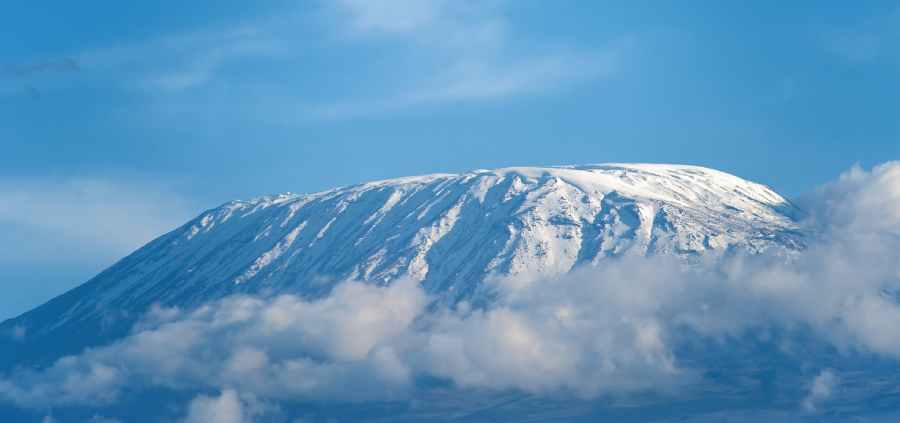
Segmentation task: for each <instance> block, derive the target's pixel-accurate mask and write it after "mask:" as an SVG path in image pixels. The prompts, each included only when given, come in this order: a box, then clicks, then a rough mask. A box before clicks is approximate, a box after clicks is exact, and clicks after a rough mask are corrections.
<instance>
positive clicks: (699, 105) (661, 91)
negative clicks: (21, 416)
mask: <svg viewBox="0 0 900 423" xmlns="http://www.w3.org/2000/svg"><path fill="white" fill-rule="evenodd" d="M861 3H862V2H845V1H833V2H828V1H808V2H804V1H796V2H783V1H755V2H738V1H695V2H666V1H629V2H615V3H613V2H600V1H565V2H546V1H536V0H516V1H513V0H509V1H490V0H486V1H472V2H469V1H462V0H460V1H454V0H447V1H439V0H408V1H390V2H387V1H385V2H379V1H366V0H358V1H356V0H350V1H337V0H336V1H321V2H320V1H297V2H287V1H271V2H263V1H260V2H247V1H238V0H234V1H223V0H218V1H209V2H202V1H192V2H184V1H168V0H167V1H156V2H122V1H80V2H52V3H51V2H36V1H20V0H11V1H6V2H4V3H3V5H2V6H0V11H2V12H0V52H2V55H0V147H2V149H0V233H3V234H4V235H3V236H4V237H7V239H6V240H4V242H2V243H0V271H2V273H0V274H2V281H0V318H3V317H9V316H12V315H14V314H16V313H19V312H22V311H24V310H26V309H28V308H30V307H32V306H34V305H36V304H37V303H39V302H42V301H44V300H46V299H48V298H50V297H51V296H53V295H55V294H58V293H61V292H62V291H64V290H65V289H67V288H69V287H72V286H74V285H76V284H78V283H80V282H83V281H84V280H86V279H87V278H88V277H90V276H92V275H93V274H94V273H96V272H97V271H98V270H100V269H102V268H103V267H105V266H107V265H109V264H111V263H112V261H114V260H116V259H117V258H119V257H121V256H123V255H124V254H126V253H127V252H129V251H130V250H132V249H133V248H136V247H137V246H139V245H141V244H142V243H143V242H145V241H147V240H148V239H149V238H151V237H153V236H155V235H158V234H159V233H162V232H164V231H166V230H168V229H170V228H172V227H174V226H176V225H178V224H179V223H181V222H183V221H184V220H186V219H187V218H189V217H191V216H192V215H193V214H195V213H197V212H198V211H200V210H202V209H203V208H208V207H212V206H215V205H217V204H218V203H221V202H224V201H226V200H229V199H233V198H246V197H253V196H257V195H261V194H267V193H275V192H282V191H294V192H305V191H316V190H321V189H324V188H329V187H333V186H336V185H345V184H351V183H356V182H361V181H365V180H370V179H378V178H388V177H394V176H402V175H409V174H421V173H434V172H455V171H464V170H469V169H474V168H490V167H500V166H511V165H553V164H575V163H594V162H611V161H637V162H676V163H691V164H699V165H704V166H709V167H713V168H717V169H720V170H724V171H728V172H731V173H734V174H737V175H739V176H742V177H745V178H748V179H752V180H756V181H759V182H763V183H765V184H768V185H770V186H772V187H774V188H775V189H776V190H778V191H780V192H782V193H784V194H787V195H797V194H800V193H803V192H805V191H807V190H809V189H812V188H813V187H815V186H816V185H818V184H820V183H822V182H824V181H826V180H829V179H832V178H834V177H835V176H836V175H837V174H838V173H839V172H841V171H842V170H844V169H846V168H848V167H849V166H851V165H852V164H854V163H860V164H862V165H863V166H871V165H872V164H875V163H878V162H883V161H886V160H890V159H897V158H900V80H898V77H900V4H898V3H897V2H877V1H871V2H865V3H864V4H861Z"/></svg>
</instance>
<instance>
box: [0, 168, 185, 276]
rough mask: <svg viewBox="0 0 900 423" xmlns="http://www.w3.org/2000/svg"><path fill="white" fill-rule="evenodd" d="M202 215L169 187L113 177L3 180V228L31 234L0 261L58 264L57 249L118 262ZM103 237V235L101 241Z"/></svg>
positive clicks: (0, 213) (2, 254)
mask: <svg viewBox="0 0 900 423" xmlns="http://www.w3.org/2000/svg"><path fill="white" fill-rule="evenodd" d="M194 212H196V211H195V210H194V208H193V207H192V206H191V205H190V202H189V201H188V200H186V199H185V198H183V197H181V196H180V195H178V194H176V193H175V192H173V191H171V190H169V189H167V188H165V187H164V186H160V185H156V184H152V183H146V182H124V181H121V180H113V179H109V178H74V179H63V180H54V179H51V178H45V179H22V178H19V179H5V180H0V224H4V225H7V227H12V228H16V229H17V230H20V231H26V232H28V233H29V234H30V235H29V237H28V239H29V241H28V244H27V245H22V244H20V245H19V246H18V248H15V249H5V250H3V251H2V252H0V261H38V262H40V261H45V260H46V261H50V262H52V261H53V257H52V256H50V257H44V255H45V254H46V253H47V252H48V251H51V250H52V248H48V247H51V246H53V245H78V246H79V250H78V251H77V254H76V252H74V251H73V252H72V254H76V255H77V256H79V257H84V256H86V255H88V256H90V255H94V256H101V257H118V256H121V255H123V254H125V253H127V252H129V251H130V250H133V249H135V248H137V247H139V246H141V245H142V244H144V243H146V242H147V241H149V240H150V239H152V238H154V237H156V236H158V235H161V234H162V233H164V232H166V231H168V230H171V229H174V228H175V227H176V226H177V225H179V224H181V223H183V222H184V221H185V220H187V219H188V218H189V217H190V216H191V214H192V213H194ZM98 234H100V236H98Z"/></svg>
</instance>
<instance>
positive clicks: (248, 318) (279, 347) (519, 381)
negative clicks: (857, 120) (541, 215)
mask: <svg viewBox="0 0 900 423" xmlns="http://www.w3.org/2000/svg"><path fill="white" fill-rule="evenodd" d="M898 175H900V163H887V164H884V165H881V166H878V167H876V168H875V169H873V170H872V171H864V170H861V169H853V170H851V171H850V172H848V173H847V174H845V175H843V176H842V177H841V178H840V179H839V180H838V181H836V182H834V183H832V184H829V185H828V186H826V187H825V188H824V189H823V190H821V191H819V192H818V193H817V194H816V195H815V196H814V197H812V199H810V200H809V201H810V202H809V205H810V206H811V208H810V210H812V214H813V216H814V217H815V219H816V224H817V225H818V227H819V228H820V234H821V236H820V238H819V239H818V240H817V241H815V242H813V243H812V245H811V246H810V248H809V249H808V250H807V251H806V252H804V253H802V254H799V255H797V256H796V257H792V258H791V259H789V260H785V259H784V258H782V257H734V258H730V259H726V260H725V261H724V262H722V263H707V264H703V265H699V266H696V267H692V268H684V266H683V265H682V264H680V263H677V262H674V261H670V260H667V259H665V258H662V257H656V258H647V259H643V258H628V259H623V260H620V261H616V262H610V263H607V264H604V266H603V267H602V268H585V269H581V270H580V271H576V272H574V273H572V274H569V275H566V276H563V277H559V278H553V279H549V280H540V279H531V278H524V279H515V280H497V281H495V282H494V284H495V285H494V287H495V288H496V289H497V292H498V294H499V295H500V300H498V302H497V303H496V304H493V305H492V306H490V307H488V308H486V309H480V308H472V307H470V306H469V305H467V304H465V303H463V304H459V305H458V306H456V307H453V308H448V307H446V306H440V305H437V304H432V306H430V307H429V303H430V299H429V298H428V297H427V296H426V295H425V293H424V292H423V290H422V289H421V288H420V287H418V286H417V285H416V284H415V283H414V282H412V281H409V280H405V281H399V282H396V283H394V284H392V285H390V286H388V287H379V286H376V285H370V284H364V283H358V282H345V283H343V284H340V285H338V286H337V287H336V288H335V289H334V291H333V292H332V293H331V294H330V295H329V296H327V297H324V298H321V299H317V300H308V299H302V298H299V297H296V296H291V295H283V296H279V297H275V298H254V297H245V296H236V297H231V298H226V299H223V300H221V301H218V302H214V303H210V304H207V305H205V306H203V307H200V308H199V309H196V310H177V309H159V308H157V309H155V310H154V311H152V312H151V313H150V314H148V316H147V318H146V319H145V321H144V322H142V324H141V325H139V326H138V327H137V329H136V331H135V333H134V334H133V335H131V336H129V337H126V338H125V339H122V340H120V341H118V342H116V343H114V344H111V345H108V346H105V347H101V348H96V349H92V350H88V351H86V352H84V353H83V354H81V355H78V356H73V357H67V358H64V359H61V360H59V361H58V362H57V363H56V364H54V365H53V366H51V367H49V368H47V369H44V370H19V371H17V372H16V373H13V374H11V375H8V377H7V378H5V379H0V398H2V399H5V400H6V401H10V402H13V403H15V404H18V405H20V406H25V407H46V406H48V405H72V404H81V405H103V404H110V403H115V402H116V401H117V400H118V398H120V396H121V394H122V393H123V392H126V391H140V390H141V389H145V388H147V387H163V388H168V389H174V390H186V391H191V392H193V391H201V392H210V391H214V392H222V394H221V395H220V396H218V397H208V396H200V397H198V398H197V399H196V400H195V401H194V404H193V405H192V406H191V407H190V413H189V415H197V416H201V415H209V414H204V413H216V412H220V411H221V410H223V409H224V410H228V411H229V413H230V414H229V415H233V416H238V415H240V416H244V417H242V418H246V416H247V415H250V414H254V413H250V412H248V409H249V408H248V407H247V404H250V401H248V399H251V400H253V401H275V402H278V401H285V402H292V401H317V400H329V401H347V402H358V401H381V400H396V399H404V398H409V397H410V396H411V395H413V393H414V392H415V391H416V390H417V389H427V388H426V387H422V386H420V385H419V382H417V381H418V380H420V379H421V378H423V377H424V378H436V379H438V380H443V381H447V382H449V383H450V384H451V385H452V386H455V387H456V388H458V389H463V390H466V389H469V390H475V391H478V390H488V391H495V392H496V391H505V390H514V391H522V392H527V393H531V394H534V395H549V396H560V395H562V396H576V397H581V398H595V397H597V396H604V395H617V396H627V395H629V394H632V393H635V392H647V391H652V392H655V393H658V394H662V395H670V394H671V395H680V394H682V395H683V392H690V389H686V390H683V389H680V388H690V387H694V386H697V385H698V384H704V383H710V382H709V381H705V380H704V376H703V373H704V371H705V370H706V369H705V368H704V366H707V365H710V363H708V362H706V358H705V357H697V356H690V355H688V356H684V355H681V354H682V353H680V352H679V351H680V349H679V347H680V346H683V345H685V344H686V343H688V344H690V343H695V342H698V341H703V342H710V343H713V344H714V343H716V342H730V343H745V342H752V341H748V340H747V339H746V337H744V335H745V334H747V333H752V332H754V331H766V330H769V329H777V330H776V332H778V331H781V332H782V333H784V335H783V336H786V337H788V338H787V339H786V340H787V341H790V337H791V336H793V335H795V334H803V335H804V336H805V335H809V336H810V338H809V339H812V340H813V341H812V343H811V342H810V341H805V343H806V344H808V345H830V346H834V347H836V348H837V350H838V351H839V352H848V351H861V352H866V353H873V354H877V355H879V356H881V357H884V358H886V359H889V360H900V335H898V334H897V333H896V330H894V328H896V327H898V326H900V305H898V302H897V299H896V298H895V297H894V296H893V294H892V293H897V292H900V233H898V232H897V231H896V229H897V227H898V225H900V220H898V218H900V217H898V216H897V215H896V213H895V212H896V210H897V209H898V208H900V197H898V196H897V195H896V193H897V190H898V187H900V177H898ZM814 201H818V203H815V202H814ZM775 343H776V344H778V342H775ZM737 345H740V344H737ZM738 349H739V348H738ZM779 353H780V354H784V355H785V356H787V357H790V356H791V354H792V352H791V351H790V349H787V348H783V349H782V350H781V351H780V352H779ZM750 359H751V360H753V359H760V360H762V359H764V358H763V357H751V358H750ZM806 359H807V357H805V356H802V357H795V360H797V361H803V360H806ZM781 362H782V363H784V361H781ZM749 364H750V363H748V365H749ZM791 365H793V364H791ZM751 367H752V366H751ZM734 371H736V372H740V371H741V369H734ZM797 383H800V382H797ZM836 383H837V382H836V376H835V374H834V373H833V371H831V370H828V371H825V372H822V373H821V374H819V376H818V377H817V378H815V380H813V382H812V384H811V388H810V391H809V393H808V395H807V394H805V393H804V394H803V395H805V396H803V397H797V398H796V401H798V402H799V403H800V404H802V406H803V407H804V409H806V410H810V411H812V410H815V409H818V408H820V407H821V404H822V403H824V402H825V401H826V400H828V399H830V398H831V396H832V395H833V394H834V389H833V388H834V386H835V385H836ZM348 385H352V386H353V388H354V389H352V390H347V389H346V386H348ZM257 409H258V408H257ZM248 413H249V414H248ZM260 413H261V412H255V414H254V415H256V414H260Z"/></svg>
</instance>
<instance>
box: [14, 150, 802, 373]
mask: <svg viewBox="0 0 900 423" xmlns="http://www.w3.org/2000/svg"><path fill="white" fill-rule="evenodd" d="M800 216H802V212H801V211H800V210H798V209H797V208H796V207H795V206H794V205H792V204H791V203H790V202H789V201H787V200H786V199H784V198H783V197H782V196H780V195H778V194H777V193H775V192H774V191H772V190H771V189H769V188H767V187H765V186H762V185H759V184H756V183H753V182H749V181H746V180H743V179H741V178H738V177H735V176H732V175H729V174H726V173H723V172H719V171H715V170H711V169H706V168H702V167H696V166H680V165H658V164H602V165H587V166H563V167H547V168H536V167H518V168H504V169H497V170H477V171H472V172H468V173H462V174H435V175H427V176H417V177H407V178H398V179H391V180H385V181H377V182H370V183H365V184H361V185H355V186H350V187H342V188H336V189H332V190H328V191H323V192H318V193H313V194H282V195H276V196H268V197H261V198H257V199H253V200H250V201H233V202H229V203H227V204H224V205H222V206H220V207H217V208H214V209H211V210H208V211H206V212H204V213H202V214H201V215H200V216H197V217H196V218H195V219H193V220H191V221H190V222H188V223H186V224H185V225H183V226H182V227H180V228H178V229H175V230H174V231H172V232H170V233H168V234H165V235H163V236H161V237H159V238H157V239H156V240H154V241H152V242H150V243H149V244H147V245H146V246H144V247H142V248H140V249H139V250H137V251H135V252H134V253H133V254H131V255H129V256H127V257H125V258H124V259H122V260H121V261H119V262H118V263H116V264H114V265H113V266H112V267H110V268H108V269H106V270H105V271H103V272H102V273H100V274H99V275H97V276H96V277H94V278H93V279H91V280H89V281H88V282H86V283H85V284H83V285H81V286H79V287H77V288H75V289H73V290H71V291H69V292H68V293H66V294H64V295H61V296H59V297H57V298H55V299H53V300H51V301H50V302H48V303H46V304H44V305H42V306H40V307H38V308H36V309H34V310H32V311H30V312H27V313H25V314H23V315H21V316H19V317H17V318H14V319H11V320H8V321H6V322H4V323H3V324H2V325H0V333H7V334H15V335H16V336H10V337H7V340H6V341H5V343H6V344H7V345H0V347H2V348H0V350H2V352H0V369H3V368H8V367H10V366H11V365H13V364H38V365H39V364H46V363H48V362H49V361H50V360H54V359H56V358H58V357H59V356H61V355H62V354H67V353H75V352H78V351H80V350H81V349H83V348H85V347H88V346H91V345H97V344H99V343H102V342H105V341H108V340H110V339H114V338H116V337H119V336H122V335H124V334H126V333H127V332H128V330H129V329H130V327H131V326H132V325H133V324H134V323H135V322H136V319H137V318H138V317H139V316H140V315H141V314H142V313H143V312H144V311H145V310H147V308H148V307H150V306H151V305H153V304H162V305H166V306H179V307H186V308H190V307H195V306H198V305H200V304H203V303H205V302H207V301H210V300H213V299H217V298H221V297H223V296H227V295H229V294H234V293H254V294H271V293H282V292H290V293H297V294H301V295H304V296H319V295H323V294H325V293H327V292H328V291H329V289H330V288H331V287H332V286H333V285H334V284H335V283H337V282H339V281H342V280H346V279H359V280H364V281H368V282H370V283H375V284H389V283H391V282H392V281H395V280H397V279H398V278H405V277H408V278H413V279H415V280H418V281H421V284H422V286H424V287H425V289H426V290H427V291H428V292H430V293H433V294H435V295H436V296H438V297H439V298H442V299H444V300H445V301H449V302H453V301H458V300H462V299H466V300H471V301H474V302H476V303H477V302H482V303H484V302H489V301H490V299H491V292H490V289H488V286H489V285H488V284H485V283H484V282H485V280H486V279H487V278H504V277H514V276H527V277H536V276H552V275H556V274H560V273H564V272H568V271H570V270H571V269H573V268H575V267H578V266H584V265H590V266H602V265H603V262H604V261H605V260H609V259H614V258H616V257H620V256H626V255H639V256H649V255H673V256H676V257H679V258H682V259H683V260H685V261H686V262H690V261H692V260H696V259H697V258H698V257H700V256H706V255H722V254H731V253H735V252H748V253H759V252H762V251H770V252H774V253H777V254H791V252H794V251H799V250H801V249H802V248H803V246H804V243H805V238H806V236H805V235H804V232H803V231H802V230H801V227H800V225H799V224H798V219H799V217H800Z"/></svg>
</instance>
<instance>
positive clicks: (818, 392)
mask: <svg viewBox="0 0 900 423" xmlns="http://www.w3.org/2000/svg"><path fill="white" fill-rule="evenodd" d="M837 383H838V378H837V375H835V374H834V372H832V371H831V370H830V369H825V370H822V371H821V372H819V374H818V375H816V377H815V378H814V379H813V381H812V384H811V385H810V387H809V395H807V396H806V398H804V399H803V403H802V405H803V409H804V410H806V411H808V412H815V411H817V408H818V407H819V405H820V404H821V403H822V402H824V401H827V400H828V399H829V398H831V396H832V394H833V392H834V388H835V386H836V385H837Z"/></svg>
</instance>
